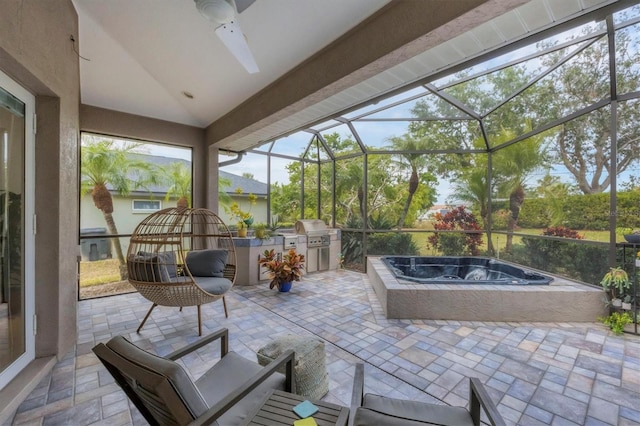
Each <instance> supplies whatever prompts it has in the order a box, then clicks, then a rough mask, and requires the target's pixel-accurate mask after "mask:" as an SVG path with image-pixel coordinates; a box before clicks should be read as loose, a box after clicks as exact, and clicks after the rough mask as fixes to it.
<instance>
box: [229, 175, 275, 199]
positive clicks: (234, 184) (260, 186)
mask: <svg viewBox="0 0 640 426" xmlns="http://www.w3.org/2000/svg"><path fill="white" fill-rule="evenodd" d="M220 178H222V179H228V180H230V181H231V185H230V186H229V187H227V188H225V189H226V191H225V192H226V193H227V194H229V195H234V194H236V188H240V189H242V193H243V194H247V195H248V194H255V195H267V191H268V189H269V186H268V185H267V184H266V183H263V182H260V181H257V180H255V179H251V178H248V177H244V176H238V175H234V174H231V173H228V172H223V171H222V170H220Z"/></svg>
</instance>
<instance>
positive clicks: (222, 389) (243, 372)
mask: <svg viewBox="0 0 640 426" xmlns="http://www.w3.org/2000/svg"><path fill="white" fill-rule="evenodd" d="M261 370H262V367H261V366H260V365H258V364H256V363H255V362H252V361H250V360H248V359H246V358H244V357H243V356H241V355H238V354H236V353H234V352H229V353H227V355H225V356H224V357H222V359H220V361H218V363H217V364H215V365H214V366H213V367H212V368H211V369H210V370H209V371H207V372H206V373H205V374H204V375H202V377H200V378H199V379H198V380H197V381H196V387H197V388H198V390H199V391H200V393H201V394H202V395H203V396H204V398H205V400H206V401H207V404H209V406H212V405H214V404H215V403H216V402H218V401H220V400H221V399H222V398H224V397H226V396H227V395H228V394H229V390H230V389H236V388H238V387H240V385H242V384H243V383H245V382H246V381H247V380H249V379H250V378H251V377H253V376H254V375H255V374H257V373H259V372H260V371H261ZM214 378H215V379H214ZM273 389H280V390H285V377H284V375H282V374H279V373H275V374H273V375H272V376H269V378H267V380H265V381H264V382H263V383H261V384H260V385H259V386H257V387H256V388H255V389H254V390H253V391H251V393H249V395H247V396H246V397H244V398H242V399H241V400H240V401H239V402H238V403H237V404H235V405H234V406H233V407H231V409H229V411H227V412H226V413H224V414H223V415H222V416H221V417H220V418H218V422H219V423H220V424H221V425H229V426H231V425H238V424H240V423H241V422H242V421H243V420H244V419H245V418H246V417H247V415H248V414H249V413H250V412H252V411H253V410H254V408H257V406H258V404H260V403H261V402H262V401H263V400H264V398H265V397H266V395H267V393H268V392H270V391H272V390H273Z"/></svg>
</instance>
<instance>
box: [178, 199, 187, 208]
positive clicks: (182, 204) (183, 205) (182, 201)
mask: <svg viewBox="0 0 640 426" xmlns="http://www.w3.org/2000/svg"><path fill="white" fill-rule="evenodd" d="M176 207H178V208H179V209H186V208H188V207H189V201H188V200H187V197H180V198H179V199H178V201H177V202H176Z"/></svg>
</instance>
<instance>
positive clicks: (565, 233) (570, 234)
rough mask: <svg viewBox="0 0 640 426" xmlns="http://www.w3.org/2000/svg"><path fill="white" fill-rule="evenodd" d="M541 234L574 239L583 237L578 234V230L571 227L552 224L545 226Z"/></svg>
mask: <svg viewBox="0 0 640 426" xmlns="http://www.w3.org/2000/svg"><path fill="white" fill-rule="evenodd" d="M542 235H548V236H550V237H562V238H573V239H576V240H582V239H584V236H583V235H580V234H578V231H574V230H573V229H570V228H567V227H564V226H552V227H549V228H545V229H544V230H543V231H542Z"/></svg>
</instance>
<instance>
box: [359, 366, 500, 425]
mask: <svg viewBox="0 0 640 426" xmlns="http://www.w3.org/2000/svg"><path fill="white" fill-rule="evenodd" d="M470 387H471V389H470V391H469V410H467V409H465V408H463V407H451V406H447V405H438V404H429V403H426V402H417V401H405V400H401V399H395V398H387V397H383V396H379V395H374V394H366V395H363V392H364V365H363V364H362V363H358V364H356V372H355V376H354V380H353V396H352V398H351V412H350V418H349V425H350V426H424V425H437V426H466V425H469V426H479V425H480V407H482V408H483V409H484V412H485V414H486V415H487V419H488V421H489V422H490V423H491V424H492V425H494V426H505V425H506V423H505V422H504V420H503V419H502V416H500V413H498V410H497V409H496V406H495V405H494V404H493V402H492V401H491V399H490V398H489V394H488V393H487V392H486V390H485V389H484V387H483V386H482V383H481V382H480V380H478V379H476V378H471V384H470Z"/></svg>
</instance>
